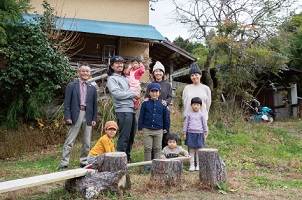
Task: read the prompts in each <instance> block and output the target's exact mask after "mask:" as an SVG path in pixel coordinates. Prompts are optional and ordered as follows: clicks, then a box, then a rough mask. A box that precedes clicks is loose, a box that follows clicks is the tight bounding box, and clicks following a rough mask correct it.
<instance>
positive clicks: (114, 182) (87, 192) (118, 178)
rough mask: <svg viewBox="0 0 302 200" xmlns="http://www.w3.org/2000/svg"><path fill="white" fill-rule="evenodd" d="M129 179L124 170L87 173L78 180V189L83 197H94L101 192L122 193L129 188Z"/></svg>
mask: <svg viewBox="0 0 302 200" xmlns="http://www.w3.org/2000/svg"><path fill="white" fill-rule="evenodd" d="M130 185H131V184H130V179H129V177H128V175H127V172H126V171H117V172H100V173H94V174H89V175H87V176H86V177H85V178H82V179H81V180H79V183H78V188H77V189H78V191H79V192H80V193H81V194H82V196H83V198H84V199H94V198H95V197H97V196H99V195H100V194H102V193H106V192H117V193H118V194H119V195H122V194H123V193H124V191H126V190H128V189H130Z"/></svg>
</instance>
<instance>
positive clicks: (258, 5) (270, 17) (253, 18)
mask: <svg viewBox="0 0 302 200" xmlns="http://www.w3.org/2000/svg"><path fill="white" fill-rule="evenodd" d="M172 2H173V3H174V5H175V12H176V20H177V21H178V22H180V23H184V24H187V25H188V27H189V29H190V32H191V34H192V36H193V37H195V38H197V39H202V40H203V41H204V43H205V45H206V48H207V49H208V51H209V53H208V55H207V60H206V62H205V65H204V68H205V72H206V73H205V74H204V76H206V80H207V84H208V86H209V87H210V88H211V90H212V91H213V80H212V78H211V76H210V66H211V63H213V62H217V60H218V57H217V55H218V54H219V51H221V50H223V52H229V53H230V54H229V57H228V58H229V59H228V60H229V63H228V64H229V65H228V66H229V67H232V65H233V64H235V62H237V61H238V60H236V59H235V60H234V59H233V58H234V57H233V56H234V55H235V54H234V52H233V51H232V50H235V49H234V48H231V47H232V45H231V44H228V42H224V44H225V45H224V46H221V45H222V40H221V39H231V40H233V41H234V42H235V41H238V42H241V43H242V44H244V45H241V47H244V48H247V47H251V46H252V45H259V46H261V43H262V41H263V40H265V39H267V38H269V37H271V36H272V35H275V34H276V33H277V32H276V26H277V25H279V24H281V22H282V21H284V18H286V17H288V16H289V12H291V11H292V10H294V9H295V8H294V7H293V6H292V5H293V2H294V0H293V1H285V0H272V1H263V0H255V1H250V0H244V1H242V0H228V1H225V0H211V1H210V0H188V1H186V2H184V1H181V0H172ZM291 6H292V7H291ZM285 8H286V9H285ZM232 38H234V39H232ZM217 40H218V41H219V42H217ZM233 44H234V43H233ZM221 47H225V48H224V49H222V48H221ZM236 49H237V50H240V48H236ZM241 49H242V48H241ZM242 55H243V54H242ZM214 58H215V59H214ZM237 58H240V56H239V57H237ZM260 67H261V66H260ZM230 71H232V70H230ZM216 97H217V98H218V96H216Z"/></svg>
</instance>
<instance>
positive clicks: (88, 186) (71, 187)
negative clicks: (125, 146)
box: [65, 152, 131, 199]
mask: <svg viewBox="0 0 302 200" xmlns="http://www.w3.org/2000/svg"><path fill="white" fill-rule="evenodd" d="M92 166H93V168H94V169H96V171H95V172H92V173H87V175H86V176H85V177H82V178H75V179H70V180H67V181H66V183H65V188H66V190H67V191H69V192H74V191H79V192H80V193H81V194H82V195H83V197H84V198H85V199H91V198H93V197H95V196H98V195H99V194H101V193H104V192H117V193H118V194H122V192H126V190H129V189H130V188H131V182H130V177H129V175H128V168H127V155H126V153H124V152H112V153H105V154H101V155H99V156H97V157H96V159H95V162H94V163H93V164H92Z"/></svg>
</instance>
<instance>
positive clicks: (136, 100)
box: [134, 99, 140, 109]
mask: <svg viewBox="0 0 302 200" xmlns="http://www.w3.org/2000/svg"><path fill="white" fill-rule="evenodd" d="M139 104H140V101H139V99H135V100H134V109H137V108H138V107H139Z"/></svg>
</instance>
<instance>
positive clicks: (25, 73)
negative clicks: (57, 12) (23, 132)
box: [0, 22, 72, 128]
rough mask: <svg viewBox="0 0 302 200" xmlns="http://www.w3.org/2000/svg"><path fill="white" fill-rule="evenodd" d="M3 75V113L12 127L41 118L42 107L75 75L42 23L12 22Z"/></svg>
mask: <svg viewBox="0 0 302 200" xmlns="http://www.w3.org/2000/svg"><path fill="white" fill-rule="evenodd" d="M9 28H10V30H11V31H10V33H11V34H9V35H8V45H7V47H6V48H5V49H4V56H5V59H6V61H7V62H6V64H5V68H4V69H2V70H1V74H0V85H1V89H0V92H1V93H2V94H3V95H2V96H1V97H0V98H1V99H0V100H1V102H2V103H1V105H0V107H1V110H2V111H1V113H0V114H1V115H3V116H6V115H7V119H6V120H5V124H6V125H7V126H8V127H10V128H12V127H16V126H17V125H18V124H19V122H22V120H25V121H31V120H33V119H36V118H38V117H41V108H42V107H43V105H45V103H48V102H50V100H51V99H52V97H53V93H54V91H56V90H58V89H59V88H61V85H62V84H64V83H66V82H67V81H68V80H69V78H70V77H71V76H72V71H71V68H70V65H69V62H68V58H67V57H65V56H63V55H62V54H61V53H60V52H58V51H56V50H54V49H52V48H51V46H50V45H49V43H48V41H47V38H46V36H45V34H44V33H43V31H42V30H41V29H40V28H39V26H38V25H34V24H29V23H26V22H20V23H18V24H15V25H10V26H9Z"/></svg>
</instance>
